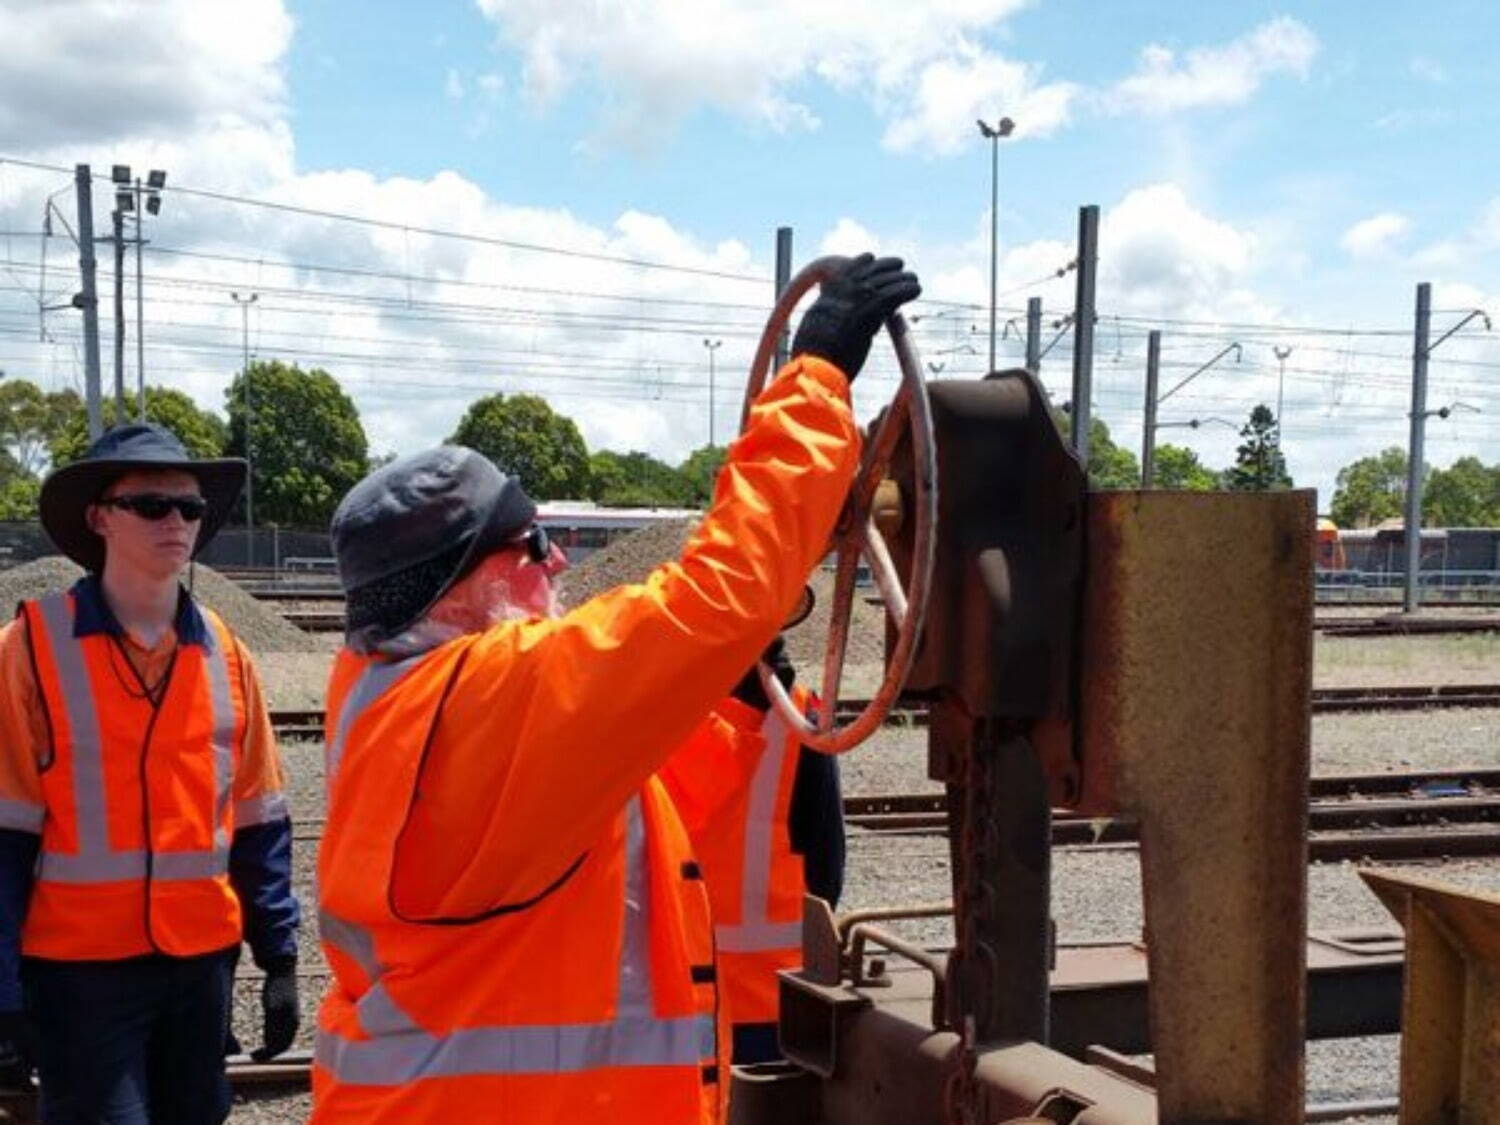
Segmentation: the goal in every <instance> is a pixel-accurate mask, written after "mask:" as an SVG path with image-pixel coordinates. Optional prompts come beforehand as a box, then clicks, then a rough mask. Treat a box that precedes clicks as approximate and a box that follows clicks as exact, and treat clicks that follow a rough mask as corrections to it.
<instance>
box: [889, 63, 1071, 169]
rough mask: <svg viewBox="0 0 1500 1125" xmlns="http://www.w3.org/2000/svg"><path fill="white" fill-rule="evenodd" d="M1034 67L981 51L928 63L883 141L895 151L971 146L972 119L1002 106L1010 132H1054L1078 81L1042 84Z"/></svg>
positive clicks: (1064, 120)
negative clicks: (1012, 127) (1009, 120)
mask: <svg viewBox="0 0 1500 1125" xmlns="http://www.w3.org/2000/svg"><path fill="white" fill-rule="evenodd" d="M1040 70H1041V68H1040V67H1035V66H1030V65H1028V64H1026V63H1019V62H1011V61H1009V60H1007V59H1003V58H1001V57H1000V56H998V55H993V54H990V53H988V52H984V51H967V52H965V53H964V55H963V57H959V58H953V59H942V60H939V61H937V62H933V63H930V64H928V65H927V66H926V67H924V68H923V69H922V72H921V74H920V75H919V76H918V78H917V80H916V85H915V90H914V92H913V94H912V96H911V98H910V100H909V102H908V104H907V107H906V108H905V109H904V110H903V111H902V112H901V113H900V114H898V115H897V116H896V117H895V119H894V120H892V121H891V123H890V125H889V126H888V127H887V129H886V132H885V136H884V137H883V139H882V140H883V143H884V144H885V146H886V147H887V148H889V149H893V150H894V151H896V152H907V151H911V150H913V149H925V150H927V151H929V152H932V153H935V154H937V155H940V156H949V155H952V154H953V153H956V152H959V151H961V150H963V149H966V148H972V147H973V145H974V139H975V137H976V136H977V129H978V127H977V125H976V124H975V122H976V120H977V119H979V118H984V119H986V120H990V121H992V122H993V120H994V119H995V118H996V117H998V116H1000V114H1001V113H1002V112H1003V113H1004V115H1006V116H1009V117H1011V118H1012V119H1013V120H1014V121H1015V122H1016V130H1015V133H1014V136H1015V137H1016V138H1022V137H1028V136H1035V137H1045V136H1047V135H1049V134H1051V133H1054V132H1056V131H1057V130H1058V129H1060V128H1062V127H1063V126H1064V125H1066V124H1068V122H1069V119H1070V110H1071V108H1072V105H1073V103H1074V101H1075V99H1076V98H1077V95H1078V93H1079V90H1080V87H1078V86H1076V85H1074V84H1073V83H1070V82H1052V83H1046V84H1043V83H1041V82H1040V81H1039V75H1040Z"/></svg>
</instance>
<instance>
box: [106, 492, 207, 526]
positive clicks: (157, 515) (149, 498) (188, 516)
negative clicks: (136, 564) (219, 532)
mask: <svg viewBox="0 0 1500 1125" xmlns="http://www.w3.org/2000/svg"><path fill="white" fill-rule="evenodd" d="M99 503H100V504H102V505H104V506H105V507H106V508H120V509H123V510H124V511H127V512H133V513H134V514H136V515H138V516H140V517H141V519H143V520H152V521H155V520H164V519H166V518H167V513H168V512H171V511H173V510H175V511H176V512H177V514H178V515H179V516H181V517H182V518H183V519H185V520H186V521H187V522H188V523H197V522H198V521H199V520H201V519H202V518H203V516H204V513H205V512H207V511H208V501H207V500H205V499H203V497H201V496H163V495H161V494H160V493H155V492H141V493H134V494H131V495H126V496H111V497H109V498H108V499H105V500H100V501H99Z"/></svg>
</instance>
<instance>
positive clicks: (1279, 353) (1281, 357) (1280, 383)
mask: <svg viewBox="0 0 1500 1125" xmlns="http://www.w3.org/2000/svg"><path fill="white" fill-rule="evenodd" d="M1271 351H1273V352H1275V353H1276V364H1277V366H1278V367H1279V368H1280V371H1279V372H1278V373H1277V375H1276V448H1277V450H1278V451H1280V449H1281V392H1282V391H1283V390H1284V389H1285V388H1286V357H1287V356H1289V355H1291V354H1292V349H1291V348H1290V347H1285V348H1283V347H1280V346H1278V347H1274V348H1272V349H1271Z"/></svg>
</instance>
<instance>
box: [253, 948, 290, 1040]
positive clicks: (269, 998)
mask: <svg viewBox="0 0 1500 1125" xmlns="http://www.w3.org/2000/svg"><path fill="white" fill-rule="evenodd" d="M260 1006H261V1010H262V1011H263V1012H264V1013H265V1041H264V1043H263V1044H262V1045H261V1046H259V1047H257V1048H256V1049H255V1050H253V1051H251V1052H250V1057H251V1058H252V1059H254V1060H255V1061H256V1062H265V1061H266V1060H267V1059H272V1058H275V1057H276V1056H277V1055H279V1054H281V1052H283V1051H285V1050H286V1049H287V1048H288V1047H290V1046H291V1045H292V1040H293V1039H295V1038H296V1037H297V1025H298V1024H299V1023H300V1022H301V1006H300V1004H299V1003H298V1001H297V959H296V958H295V957H287V958H283V959H281V960H278V961H276V962H274V963H272V964H271V965H270V966H268V967H267V969H266V979H265V983H264V984H262V985H261V989H260Z"/></svg>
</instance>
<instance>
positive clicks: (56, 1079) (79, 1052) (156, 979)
mask: <svg viewBox="0 0 1500 1125" xmlns="http://www.w3.org/2000/svg"><path fill="white" fill-rule="evenodd" d="M22 975H23V979H24V981H25V987H26V1007H27V1010H28V1012H29V1013H30V1015H31V1019H32V1020H33V1022H34V1023H35V1025H36V1028H37V1032H38V1040H39V1042H38V1050H37V1054H38V1058H37V1070H38V1071H39V1072H40V1075H41V1081H42V1122H43V1125H219V1123H220V1122H222V1121H223V1120H224V1119H225V1118H226V1117H227V1116H229V1084H228V1082H227V1081H226V1080H225V1078H224V1044H225V1040H226V1037H227V1036H228V1033H229V1017H230V998H231V993H232V987H233V976H234V957H233V952H232V951H226V952H222V953H210V954H206V955H204V956H201V957H165V956H160V955H153V956H149V957H133V958H130V959H129V960H125V961H71V962H70V961H43V960H37V959H28V960H26V961H25V963H24V967H23V972H22Z"/></svg>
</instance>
